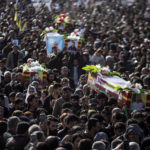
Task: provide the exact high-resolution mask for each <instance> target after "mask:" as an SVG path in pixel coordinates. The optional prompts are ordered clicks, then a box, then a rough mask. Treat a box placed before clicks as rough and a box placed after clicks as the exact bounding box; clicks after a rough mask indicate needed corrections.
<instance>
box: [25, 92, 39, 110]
mask: <svg viewBox="0 0 150 150" xmlns="http://www.w3.org/2000/svg"><path fill="white" fill-rule="evenodd" d="M27 102H28V106H29V108H30V107H34V108H37V106H38V101H37V99H36V95H35V94H31V95H29V96H28V98H27Z"/></svg>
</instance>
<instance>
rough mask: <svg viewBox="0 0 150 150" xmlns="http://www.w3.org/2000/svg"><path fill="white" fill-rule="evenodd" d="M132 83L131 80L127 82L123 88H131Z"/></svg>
mask: <svg viewBox="0 0 150 150" xmlns="http://www.w3.org/2000/svg"><path fill="white" fill-rule="evenodd" d="M131 87H132V84H131V82H130V81H127V82H126V84H125V85H124V86H123V88H131Z"/></svg>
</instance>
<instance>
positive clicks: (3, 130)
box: [0, 121, 7, 136]
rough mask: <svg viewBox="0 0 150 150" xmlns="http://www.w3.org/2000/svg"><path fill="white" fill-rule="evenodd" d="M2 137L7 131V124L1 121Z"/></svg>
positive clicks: (0, 133) (0, 132)
mask: <svg viewBox="0 0 150 150" xmlns="http://www.w3.org/2000/svg"><path fill="white" fill-rule="evenodd" d="M0 129H1V130H0V136H2V135H3V134H4V133H5V132H6V131H7V122H5V121H0Z"/></svg>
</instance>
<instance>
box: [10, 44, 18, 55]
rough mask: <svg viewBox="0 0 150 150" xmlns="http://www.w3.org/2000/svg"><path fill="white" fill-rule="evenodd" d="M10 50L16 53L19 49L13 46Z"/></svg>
mask: <svg viewBox="0 0 150 150" xmlns="http://www.w3.org/2000/svg"><path fill="white" fill-rule="evenodd" d="M12 50H13V52H14V53H17V52H18V50H19V47H18V46H17V45H13V46H12Z"/></svg>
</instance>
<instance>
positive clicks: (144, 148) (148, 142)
mask: <svg viewBox="0 0 150 150" xmlns="http://www.w3.org/2000/svg"><path fill="white" fill-rule="evenodd" d="M149 149H150V137H146V138H144V139H143V141H142V144H141V150H149Z"/></svg>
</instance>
